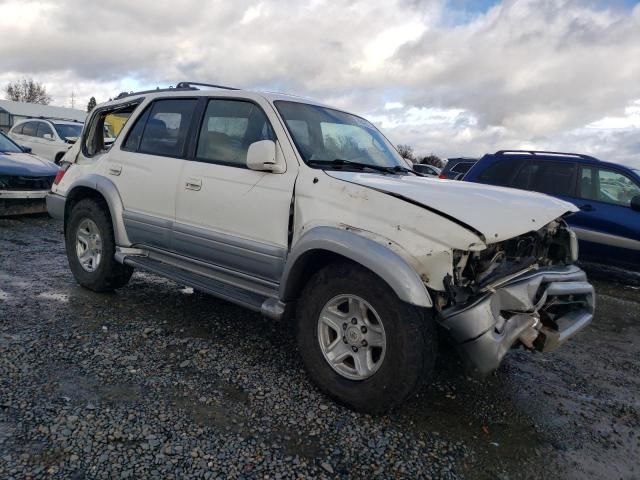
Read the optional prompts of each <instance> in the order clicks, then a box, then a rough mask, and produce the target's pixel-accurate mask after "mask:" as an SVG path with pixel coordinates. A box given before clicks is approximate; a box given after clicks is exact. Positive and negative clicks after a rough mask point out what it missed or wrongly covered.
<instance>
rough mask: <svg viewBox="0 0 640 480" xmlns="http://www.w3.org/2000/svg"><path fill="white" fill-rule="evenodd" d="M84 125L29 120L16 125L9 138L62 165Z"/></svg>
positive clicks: (10, 131) (46, 120) (68, 122)
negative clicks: (65, 155) (61, 162)
mask: <svg viewBox="0 0 640 480" xmlns="http://www.w3.org/2000/svg"><path fill="white" fill-rule="evenodd" d="M82 125H83V124H82V123H80V122H72V121H68V120H57V119H29V120H22V121H20V122H18V123H16V124H15V125H14V126H13V127H12V128H11V130H9V137H11V139H12V140H14V141H15V142H17V143H18V144H19V145H23V146H25V147H30V148H31V151H32V152H33V153H34V154H36V155H38V156H40V157H42V158H46V159H47V160H49V161H52V162H55V163H58V164H59V163H60V160H61V159H62V157H63V156H64V154H65V153H67V150H69V149H70V148H71V146H72V145H73V144H74V143H75V142H76V140H77V139H78V137H79V136H80V133H81V132H82Z"/></svg>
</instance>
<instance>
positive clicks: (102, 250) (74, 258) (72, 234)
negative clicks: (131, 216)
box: [65, 198, 133, 292]
mask: <svg viewBox="0 0 640 480" xmlns="http://www.w3.org/2000/svg"><path fill="white" fill-rule="evenodd" d="M65 245H66V249H67V259H68V261H69V267H70V268H71V271H72V272H73V276H74V277H75V278H76V280H77V282H78V283H79V284H80V285H82V286H83V287H85V288H88V289H89V290H93V291H95V292H107V291H111V290H114V289H116V288H120V287H123V286H125V285H126V284H127V282H128V281H129V279H130V278H131V275H132V274H133V269H132V268H131V267H129V266H127V265H122V264H120V263H118V262H116V260H115V257H114V255H115V253H116V243H115V238H114V234H113V225H112V224H111V216H110V215H109V213H108V207H107V206H106V205H105V204H104V203H103V202H100V201H98V200H95V199H93V198H87V199H84V200H80V201H79V202H78V203H76V204H75V205H74V206H73V209H72V210H71V214H70V215H69V219H68V223H67V228H66V229H65Z"/></svg>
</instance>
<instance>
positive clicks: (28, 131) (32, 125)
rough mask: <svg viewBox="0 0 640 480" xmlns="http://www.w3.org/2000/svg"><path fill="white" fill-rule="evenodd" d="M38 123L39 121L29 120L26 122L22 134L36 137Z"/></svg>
mask: <svg viewBox="0 0 640 480" xmlns="http://www.w3.org/2000/svg"><path fill="white" fill-rule="evenodd" d="M38 123H39V122H27V123H25V124H24V126H23V127H22V134H23V135H28V136H30V137H35V136H36V131H37V130H38Z"/></svg>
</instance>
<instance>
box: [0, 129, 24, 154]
mask: <svg viewBox="0 0 640 480" xmlns="http://www.w3.org/2000/svg"><path fill="white" fill-rule="evenodd" d="M0 152H4V153H20V152H22V149H21V148H20V147H18V145H17V144H15V143H13V140H10V139H9V138H8V137H5V135H4V133H2V132H0Z"/></svg>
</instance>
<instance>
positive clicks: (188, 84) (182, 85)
mask: <svg viewBox="0 0 640 480" xmlns="http://www.w3.org/2000/svg"><path fill="white" fill-rule="evenodd" d="M194 86H196V87H211V88H221V89H222V90H240V88H236V87H228V86H226V85H214V84H211V83H201V82H180V83H178V84H177V85H176V88H194Z"/></svg>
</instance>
